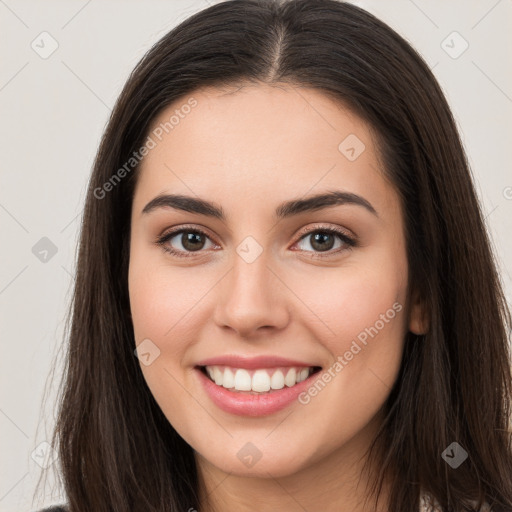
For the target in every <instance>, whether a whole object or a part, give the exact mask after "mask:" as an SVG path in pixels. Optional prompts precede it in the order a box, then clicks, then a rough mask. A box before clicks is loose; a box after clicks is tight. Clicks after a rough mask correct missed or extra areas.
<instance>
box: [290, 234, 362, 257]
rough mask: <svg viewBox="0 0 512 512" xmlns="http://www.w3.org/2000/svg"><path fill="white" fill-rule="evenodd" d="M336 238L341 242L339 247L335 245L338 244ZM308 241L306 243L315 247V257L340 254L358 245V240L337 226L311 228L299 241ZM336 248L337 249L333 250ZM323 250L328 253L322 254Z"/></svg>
mask: <svg viewBox="0 0 512 512" xmlns="http://www.w3.org/2000/svg"><path fill="white" fill-rule="evenodd" d="M336 239H338V241H339V242H340V243H339V244H338V246H337V247H334V246H335V244H336ZM301 242H302V243H304V242H307V244H306V245H309V246H310V247H312V248H313V252H314V253H315V254H314V257H320V258H323V257H327V256H332V255H333V254H338V253H339V252H342V251H343V250H347V249H351V248H352V247H355V246H356V245H357V241H356V240H355V239H354V238H352V237H350V236H348V235H347V234H346V233H345V232H344V231H342V230H341V229H336V228H323V227H321V228H318V227H317V228H315V229H310V230H309V231H307V232H306V233H305V234H303V235H302V236H301V238H300V240H299V241H298V242H297V243H301ZM332 249H336V250H332ZM300 250H306V252H312V251H309V250H307V249H303V248H301V249H300ZM323 252H327V253H328V254H326V255H324V254H321V253H323Z"/></svg>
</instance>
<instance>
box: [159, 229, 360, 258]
mask: <svg viewBox="0 0 512 512" xmlns="http://www.w3.org/2000/svg"><path fill="white" fill-rule="evenodd" d="M180 233H196V234H197V233H199V234H201V235H203V236H205V237H207V238H210V237H209V236H208V234H207V233H206V232H204V231H203V230H202V229H198V228H196V227H188V226H184V227H181V228H179V229H176V230H174V231H170V232H169V233H165V234H164V235H162V236H160V237H159V238H158V239H157V240H156V244H157V245H158V246H160V247H161V248H162V249H163V250H164V251H165V252H167V253H169V254H172V255H173V256H177V257H178V258H190V257H193V256H195V253H199V252H203V251H201V250H200V251H187V252H184V251H178V250H176V249H172V248H170V247H169V246H168V245H166V244H167V242H168V241H169V240H170V239H171V238H174V237H175V236H176V235H179V234H180ZM313 233H324V234H329V235H337V236H338V237H339V238H340V239H341V241H342V242H343V243H344V244H346V246H347V247H345V248H341V249H340V248H338V249H337V250H336V251H334V252H330V251H326V254H325V255H324V254H323V253H321V252H314V251H302V252H313V258H328V257H329V256H332V255H334V254H337V253H339V252H341V251H343V250H351V249H352V248H354V247H357V246H358V243H357V240H356V239H355V238H351V237H349V236H348V235H347V234H346V233H345V232H344V231H342V230H341V229H336V228H332V227H329V228H324V227H321V226H320V227H318V226H317V227H315V228H313V229H310V230H307V231H305V232H301V234H300V236H299V238H298V240H297V242H300V241H301V240H302V239H303V238H306V237H307V236H308V235H311V234H313ZM297 242H295V243H297Z"/></svg>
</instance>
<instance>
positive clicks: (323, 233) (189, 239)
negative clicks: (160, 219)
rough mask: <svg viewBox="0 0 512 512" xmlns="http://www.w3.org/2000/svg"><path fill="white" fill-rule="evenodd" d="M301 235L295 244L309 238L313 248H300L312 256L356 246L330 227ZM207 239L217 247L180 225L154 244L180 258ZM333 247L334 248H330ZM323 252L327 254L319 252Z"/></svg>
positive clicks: (196, 250) (200, 233)
mask: <svg viewBox="0 0 512 512" xmlns="http://www.w3.org/2000/svg"><path fill="white" fill-rule="evenodd" d="M301 235H302V236H301V238H300V239H299V241H298V242H296V244H300V243H304V242H305V241H308V240H309V242H308V243H309V245H310V247H312V248H313V251H310V250H308V249H304V248H300V250H301V251H305V252H313V256H314V257H317V258H324V257H328V256H332V255H333V254H338V253H340V252H342V251H344V250H347V249H351V248H352V247H355V246H357V241H356V239H354V238H351V237H350V236H349V235H347V233H345V232H344V231H342V230H341V229H336V228H332V227H329V228H327V227H325V228H324V227H316V228H315V229H309V230H308V231H306V232H302V234H301ZM336 239H337V240H338V241H339V243H338V246H337V247H334V245H335V243H336ZM207 241H209V242H210V244H211V245H210V248H212V246H213V247H218V246H216V245H215V244H214V243H213V242H212V241H211V240H210V238H209V236H208V235H207V234H206V233H205V232H204V231H202V230H201V229H198V228H187V227H181V228H179V229H176V230H174V231H170V232H168V233H165V234H164V235H162V236H161V237H160V238H158V239H157V241H156V244H157V245H159V246H161V247H162V249H163V250H164V251H165V252H167V253H170V254H172V255H174V256H178V257H180V258H182V257H183V258H188V257H191V256H194V253H200V252H201V250H202V249H205V248H208V247H207V243H206V242H207ZM333 248H335V249H336V250H332V249H333ZM324 252H325V253H327V254H325V255H324V254H321V253H324Z"/></svg>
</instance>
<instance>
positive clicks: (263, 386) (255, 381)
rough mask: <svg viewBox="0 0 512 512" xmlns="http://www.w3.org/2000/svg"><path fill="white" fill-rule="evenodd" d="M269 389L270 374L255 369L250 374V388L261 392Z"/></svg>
mask: <svg viewBox="0 0 512 512" xmlns="http://www.w3.org/2000/svg"><path fill="white" fill-rule="evenodd" d="M269 389H270V375H269V374H268V373H267V372H266V371H265V370H257V371H256V372H254V375H253V376H252V390H253V391H258V392H263V391H268V390H269Z"/></svg>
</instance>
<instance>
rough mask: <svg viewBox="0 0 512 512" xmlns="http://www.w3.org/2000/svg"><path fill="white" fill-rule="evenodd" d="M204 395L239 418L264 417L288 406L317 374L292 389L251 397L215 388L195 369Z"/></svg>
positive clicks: (287, 388) (219, 387) (214, 385)
mask: <svg viewBox="0 0 512 512" xmlns="http://www.w3.org/2000/svg"><path fill="white" fill-rule="evenodd" d="M195 371H196V372H197V373H198V374H199V379H200V381H201V384H202V385H203V387H204V389H205V391H206V393H207V394H208V396H209V397H210V398H211V400H212V401H213V403H214V404H215V405H217V406H218V407H219V408H220V409H222V410H223V411H226V412H229V413H231V414H237V415H239V416H266V415H268V414H273V413H275V412H277V411H280V410H282V409H284V408H285V407H287V406H288V405H290V404H291V403H292V402H293V401H294V400H296V399H297V397H298V396H299V395H300V394H301V393H302V392H303V391H304V390H305V389H306V388H307V387H308V386H309V385H310V382H311V379H313V378H314V377H316V376H317V373H314V374H312V375H310V376H309V377H308V378H307V379H305V380H303V381H302V382H299V383H297V384H295V386H292V387H290V388H289V387H286V386H285V387H284V388H282V389H278V390H274V391H272V392H271V393H261V394H259V395H252V394H248V393H244V392H243V391H242V392H233V391H229V390H228V389H226V388H223V387H222V386H217V384H215V383H214V382H213V381H211V380H210V379H209V378H208V377H207V376H206V375H205V374H204V373H203V372H202V371H201V370H199V369H198V368H195Z"/></svg>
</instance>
